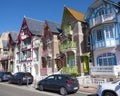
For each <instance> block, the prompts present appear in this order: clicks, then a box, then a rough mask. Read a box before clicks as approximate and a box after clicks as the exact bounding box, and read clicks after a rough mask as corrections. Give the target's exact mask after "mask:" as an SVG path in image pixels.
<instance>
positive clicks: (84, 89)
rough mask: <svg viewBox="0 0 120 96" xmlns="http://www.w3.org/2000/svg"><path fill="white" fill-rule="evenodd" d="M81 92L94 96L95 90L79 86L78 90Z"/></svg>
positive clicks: (94, 88)
mask: <svg viewBox="0 0 120 96" xmlns="http://www.w3.org/2000/svg"><path fill="white" fill-rule="evenodd" d="M79 90H80V91H81V92H88V93H92V94H96V91H97V88H96V87H89V86H88V87H84V86H80V89H79Z"/></svg>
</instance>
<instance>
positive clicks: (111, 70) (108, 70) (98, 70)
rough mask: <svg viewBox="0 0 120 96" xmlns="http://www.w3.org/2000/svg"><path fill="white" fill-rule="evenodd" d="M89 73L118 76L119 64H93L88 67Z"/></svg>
mask: <svg viewBox="0 0 120 96" xmlns="http://www.w3.org/2000/svg"><path fill="white" fill-rule="evenodd" d="M90 71H91V75H93V76H95V75H101V76H102V75H107V76H118V73H119V72H120V65H117V66H93V67H91V68H90Z"/></svg>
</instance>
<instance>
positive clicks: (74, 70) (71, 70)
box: [62, 66, 78, 74]
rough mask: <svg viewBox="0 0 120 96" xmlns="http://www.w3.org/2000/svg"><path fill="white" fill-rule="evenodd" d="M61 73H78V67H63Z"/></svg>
mask: <svg viewBox="0 0 120 96" xmlns="http://www.w3.org/2000/svg"><path fill="white" fill-rule="evenodd" d="M62 73H65V74H72V73H78V67H77V66H69V67H63V70H62Z"/></svg>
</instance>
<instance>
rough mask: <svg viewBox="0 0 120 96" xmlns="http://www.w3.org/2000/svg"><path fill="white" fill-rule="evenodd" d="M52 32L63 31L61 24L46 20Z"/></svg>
mask: <svg viewBox="0 0 120 96" xmlns="http://www.w3.org/2000/svg"><path fill="white" fill-rule="evenodd" d="M45 22H46V23H47V24H48V27H49V29H50V31H51V32H55V33H61V32H62V30H61V25H60V24H58V23H55V22H52V21H48V20H45Z"/></svg>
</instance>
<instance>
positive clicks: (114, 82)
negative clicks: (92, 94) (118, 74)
mask: <svg viewBox="0 0 120 96" xmlns="http://www.w3.org/2000/svg"><path fill="white" fill-rule="evenodd" d="M119 81H120V79H117V80H115V81H113V82H112V83H113V84H114V83H117V82H119Z"/></svg>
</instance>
